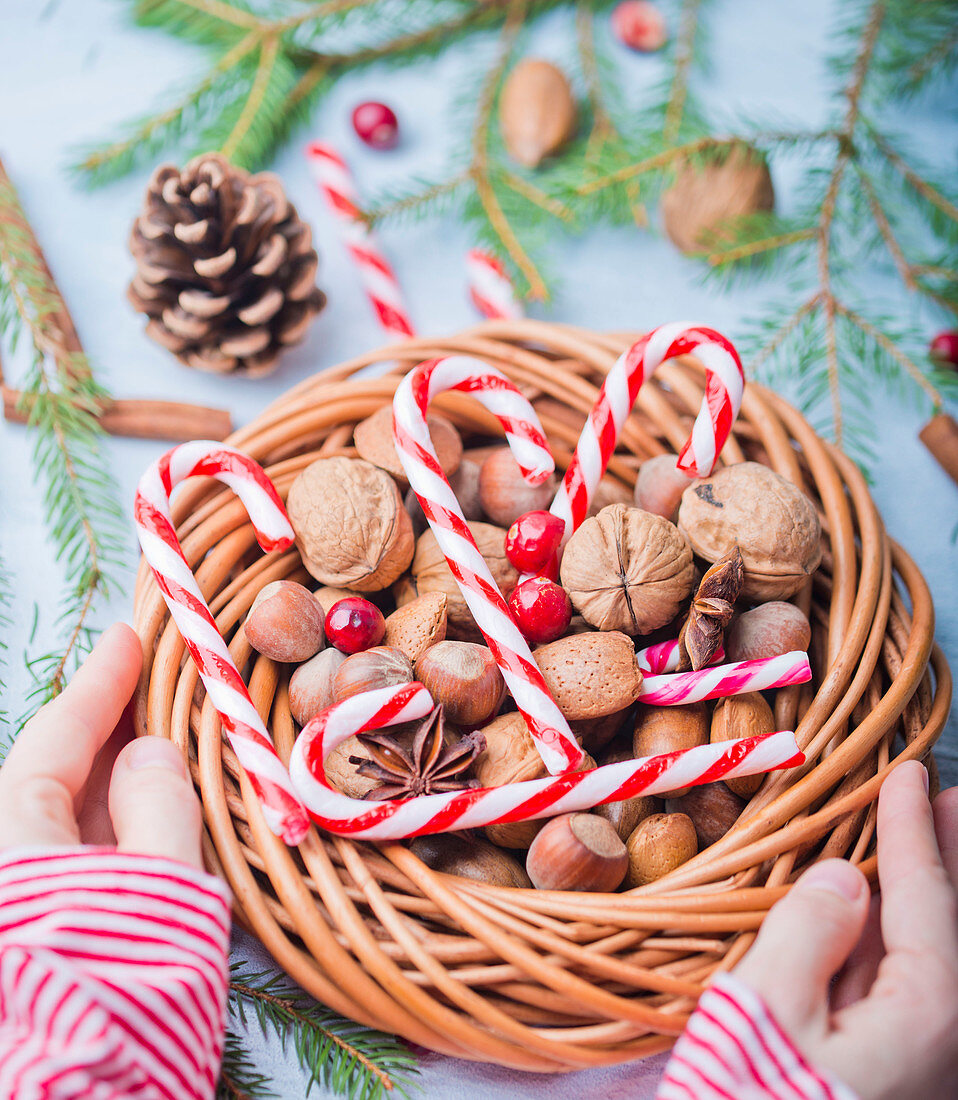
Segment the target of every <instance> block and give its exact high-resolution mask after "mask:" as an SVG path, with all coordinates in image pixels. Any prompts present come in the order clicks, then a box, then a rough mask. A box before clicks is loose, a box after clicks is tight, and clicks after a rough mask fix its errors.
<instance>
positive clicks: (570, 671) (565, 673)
mask: <svg viewBox="0 0 958 1100" xmlns="http://www.w3.org/2000/svg"><path fill="white" fill-rule="evenodd" d="M532 655H533V657H535V659H536V664H537V665H538V666H539V671H540V672H541V673H542V678H543V679H544V680H545V682H546V686H547V687H548V688H549V691H550V692H552V698H553V699H555V701H556V705H557V706H558V708H559V710H561V711H562V713H563V714H564V715H565V716H566V718H568V719H569V720H570V721H580V720H581V719H584V718H603V717H605V716H606V715H607V714H614V713H616V711H620V710H625V709H626V707H630V706H631V705H632V704H633V703H634V702H635V701H636V699H638V697H639V692H640V690H641V689H642V670H641V669H640V668H639V665H638V662H637V660H636V657H635V646H634V645H633V644H632V639H631V638H628V637H626V635H625V634H620V633H619V632H618V631H614V630H612V631H598V632H593V633H592V634H570V635H568V636H567V637H565V638H559V640H558V641H555V642H550V643H549V644H548V645H543V646H539V648H538V649H537V650H535V652H534V653H533V654H532Z"/></svg>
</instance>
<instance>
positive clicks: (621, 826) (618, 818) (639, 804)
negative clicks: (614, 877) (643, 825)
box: [592, 746, 663, 840]
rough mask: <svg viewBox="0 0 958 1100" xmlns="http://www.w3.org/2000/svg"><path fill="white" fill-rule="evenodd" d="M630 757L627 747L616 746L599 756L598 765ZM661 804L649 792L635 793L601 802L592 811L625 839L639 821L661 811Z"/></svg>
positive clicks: (617, 761) (616, 762)
mask: <svg viewBox="0 0 958 1100" xmlns="http://www.w3.org/2000/svg"><path fill="white" fill-rule="evenodd" d="M631 759H632V753H631V751H630V750H629V749H628V748H626V747H624V746H622V747H619V746H616V747H614V748H611V749H607V750H606V751H605V753H603V755H602V756H601V757H600V758H599V766H600V767H601V766H602V765H604V764H619V763H621V762H622V761H624V760H631ZM662 805H663V803H662V800H661V799H660V798H655V797H654V796H653V795H650V794H637V795H636V796H635V797H634V798H625V799H622V800H621V801H619V802H603V803H602V805H601V806H596V808H595V809H594V810H593V811H592V812H593V813H595V814H598V815H599V817H604V818H605V819H606V821H609V822H611V824H612V827H613V828H614V829H615V831H616V832H617V833H618V834H619V836H620V837H622V839H623V840H627V839H628V837H629V835H630V834H631V833H632V831H633V830H634V829H635V827H636V825H638V823H639V822H640V821H644V820H645V818H647V817H649V816H650V815H651V814H657V813H661V811H662Z"/></svg>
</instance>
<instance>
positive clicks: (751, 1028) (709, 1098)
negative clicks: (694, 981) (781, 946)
mask: <svg viewBox="0 0 958 1100" xmlns="http://www.w3.org/2000/svg"><path fill="white" fill-rule="evenodd" d="M655 1096H656V1100H689V1098H690V1097H691V1098H692V1100H856V1097H855V1094H854V1093H853V1092H852V1091H851V1089H849V1088H848V1086H847V1085H844V1084H842V1082H841V1081H839V1080H838V1078H837V1077H834V1076H832V1074H831V1073H829V1072H828V1071H827V1070H823V1069H816V1068H815V1067H814V1066H812V1065H811V1064H810V1063H809V1062H808V1060H807V1059H806V1057H805V1056H804V1055H803V1054H802V1052H801V1051H800V1050H799V1049H798V1047H796V1046H795V1044H794V1043H793V1042H792V1040H791V1039H790V1038H789V1037H788V1035H786V1033H785V1032H784V1031H783V1030H782V1028H781V1027H780V1026H779V1024H778V1022H777V1021H776V1020H775V1018H774V1017H773V1016H772V1014H771V1012H770V1011H769V1010H768V1007H767V1006H766V1005H765V1003H764V1002H763V1001H762V999H761V997H759V996H758V994H757V993H755V992H754V991H753V990H752V989H750V988H749V987H748V986H746V985H744V984H743V983H742V982H740V981H739V980H738V979H737V978H735V977H733V976H732V975H731V974H724V973H722V974H718V975H717V976H716V977H715V979H714V980H713V982H712V984H711V985H710V986H709V988H708V989H707V990H706V992H705V993H704V994H703V996H702V998H701V1000H700V1001H699V1005H698V1008H697V1009H696V1011H695V1012H694V1013H693V1015H692V1018H691V1019H690V1020H689V1023H688V1026H687V1027H686V1029H685V1032H684V1033H683V1034H682V1036H681V1038H680V1039H679V1041H678V1042H677V1043H676V1044H675V1049H674V1050H673V1051H672V1057H671V1058H670V1059H669V1061H668V1064H667V1065H666V1067H665V1073H664V1075H663V1077H662V1080H661V1082H660V1083H659V1088H658V1091H657V1092H656V1094H655Z"/></svg>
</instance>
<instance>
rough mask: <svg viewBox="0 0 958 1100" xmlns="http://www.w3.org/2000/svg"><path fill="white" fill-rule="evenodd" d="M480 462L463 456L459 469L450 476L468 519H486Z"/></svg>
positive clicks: (453, 489) (451, 483)
mask: <svg viewBox="0 0 958 1100" xmlns="http://www.w3.org/2000/svg"><path fill="white" fill-rule="evenodd" d="M481 469H482V467H481V465H480V463H478V462H475V461H474V460H473V459H471V458H463V460H462V462H460V463H459V469H458V470H456V472H455V473H454V474H453V475H452V476H451V477H450V478H449V484H450V485H451V486H452V491H453V492H454V493H455V494H456V500H458V501H459V507H460V508H461V509H462V514H463V515H464V516H465V517H466V519H485V515H486V514H485V512H484V511H483V510H482V501H481V500H480V499H479V471H480V470H481Z"/></svg>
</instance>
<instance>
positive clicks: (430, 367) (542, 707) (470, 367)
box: [393, 356, 584, 775]
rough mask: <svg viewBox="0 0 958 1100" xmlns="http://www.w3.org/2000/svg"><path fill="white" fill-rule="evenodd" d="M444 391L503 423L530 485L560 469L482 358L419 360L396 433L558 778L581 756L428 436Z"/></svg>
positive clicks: (397, 409) (531, 414)
mask: <svg viewBox="0 0 958 1100" xmlns="http://www.w3.org/2000/svg"><path fill="white" fill-rule="evenodd" d="M445 390H457V391H459V392H461V393H468V394H471V395H472V396H473V397H475V398H476V400H477V401H479V402H480V403H481V404H482V405H484V406H485V407H486V408H487V409H488V410H489V411H490V412H491V413H492V414H493V415H494V416H495V417H496V418H497V419H498V420H499V422H500V424H502V426H503V428H504V429H505V433H506V439H507V441H508V443H509V446H510V447H511V449H512V453H513V455H514V456H515V458H516V461H517V462H518V464H519V467H520V468H521V470H522V473H523V476H524V477H525V478H526V480H527V481H529V482H530V483H531V484H534V485H536V484H540V483H541V482H542V481H543V480H544V479H545V478H546V477H548V476H549V474H550V473H551V472H552V470H553V469H554V468H555V464H554V463H553V460H552V455H551V453H550V451H549V445H548V443H547V442H546V439H545V436H544V435H543V434H542V429H541V427H540V426H539V420H538V417H537V416H536V414H535V410H534V409H533V408H532V406H531V405H530V404H529V402H528V401H527V400H526V399H525V398H524V397H523V396H522V394H520V393H519V391H518V390H517V389H516V387H515V386H514V385H513V384H512V383H511V382H510V381H509V380H508V378H506V377H505V375H503V374H501V373H500V372H499V371H498V370H496V369H495V368H494V367H491V366H489V365H488V364H486V363H483V362H481V361H480V360H478V359H471V358H468V357H466V356H450V357H448V358H445V359H435V360H433V361H431V362H428V363H423V364H420V365H419V366H418V367H416V369H415V370H413V371H411V372H410V373H409V374H407V375H406V376H405V377H404V378H403V380H402V381H401V382H400V384H399V387H398V389H397V390H396V396H395V398H394V400H393V435H394V439H395V443H396V450H397V452H398V454H399V458H400V461H401V462H402V464H403V469H404V470H405V472H406V478H407V480H408V481H409V484H410V485H411V486H412V488H413V490H414V491H415V493H416V496H417V497H418V499H419V503H420V505H421V506H422V510H423V513H424V514H425V516H426V519H427V520H428V521H429V526H430V527H431V528H432V531H433V533H434V534H435V536H436V540H437V542H438V543H439V548H440V549H441V550H442V552H443V554H444V555H445V558H446V561H447V562H448V563H449V568H450V569H451V570H452V574H453V576H454V577H455V578H456V581H457V582H458V584H459V588H460V590H461V591H462V594H463V597H464V599H465V601H466V604H467V605H468V607H469V610H470V611H471V612H472V615H473V618H474V619H475V620H476V623H477V624H478V626H479V629H480V630H481V631H482V633H483V635H484V637H485V639H486V641H487V643H488V644H489V648H490V650H491V651H492V654H493V656H494V657H495V659H496V663H497V664H498V665H499V668H500V669H501V671H502V675H503V678H504V679H505V681H506V685H507V686H508V688H509V690H510V692H511V693H512V697H513V699H515V701H516V705H517V706H518V708H519V710H520V712H521V713H522V715H523V717H524V718H525V720H526V722H527V724H528V726H529V732H530V733H531V734H532V737H533V740H534V741H535V743H536V747H537V748H538V750H539V754H540V755H541V757H542V760H543V763H544V764H545V766H546V767H547V768H548V770H549V771H550V772H551V773H552V774H553V775H555V774H556V773H559V772H566V771H574V770H575V769H576V768H578V767H579V766H580V765H581V764H582V761H583V759H584V753H583V752H582V749H581V748H579V746H578V744H577V743H576V740H575V737H574V736H573V734H572V731H571V730H570V729H569V724H568V722H567V721H566V720H565V718H564V717H563V715H562V712H561V711H560V710H559V708H558V707H557V706H556V703H555V700H554V699H553V698H552V694H551V693H550V691H549V689H548V687H546V684H545V681H544V680H543V679H542V674H541V673H540V672H539V667H538V665H537V664H536V663H535V660H534V659H533V657H532V653H531V652H530V650H529V646H528V643H527V642H526V640H525V638H523V636H522V634H521V633H520V631H519V629H518V627H517V626H516V624H515V621H514V620H513V618H512V615H511V613H510V612H509V609H508V607H507V606H506V603H505V600H504V599H503V597H502V593H501V592H500V591H499V589H498V587H497V585H496V582H495V579H494V578H493V576H492V573H491V572H490V571H489V567H488V565H487V564H486V562H485V560H484V559H483V557H482V554H480V552H479V548H478V547H477V546H476V542H475V539H474V538H473V537H472V533H471V532H470V530H469V527H468V525H467V524H466V520H465V517H464V516H463V514H462V509H461V507H460V505H459V501H458V500H457V499H456V495H455V493H454V492H453V491H452V488H451V487H450V485H449V482H448V481H447V480H446V476H445V474H444V473H443V472H442V468H441V467H440V465H439V461H438V459H437V457H436V452H435V449H434V448H433V445H432V440H431V439H430V438H429V430H428V428H427V426H426V414H427V411H428V408H429V404H430V402H431V401H432V399H433V398H434V397H435V396H436V395H437V394H439V393H442V392H443V391H445Z"/></svg>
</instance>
